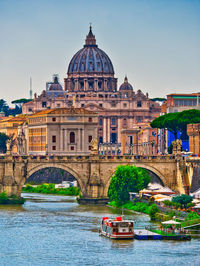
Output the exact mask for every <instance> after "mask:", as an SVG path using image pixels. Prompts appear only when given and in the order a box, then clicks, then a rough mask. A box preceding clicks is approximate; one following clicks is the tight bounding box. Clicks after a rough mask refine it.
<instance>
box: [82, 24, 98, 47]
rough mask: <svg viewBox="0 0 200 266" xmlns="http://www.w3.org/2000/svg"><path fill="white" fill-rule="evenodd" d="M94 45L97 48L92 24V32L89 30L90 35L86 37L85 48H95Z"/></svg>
mask: <svg viewBox="0 0 200 266" xmlns="http://www.w3.org/2000/svg"><path fill="white" fill-rule="evenodd" d="M94 45H95V46H97V45H96V39H95V35H94V34H93V32H92V25H91V23H90V30H89V33H88V35H87V36H86V39H85V45H84V47H85V46H94Z"/></svg>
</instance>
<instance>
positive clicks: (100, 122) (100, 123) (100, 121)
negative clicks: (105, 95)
mask: <svg viewBox="0 0 200 266" xmlns="http://www.w3.org/2000/svg"><path fill="white" fill-rule="evenodd" d="M99 125H100V126H102V125H103V119H102V118H100V119H99Z"/></svg>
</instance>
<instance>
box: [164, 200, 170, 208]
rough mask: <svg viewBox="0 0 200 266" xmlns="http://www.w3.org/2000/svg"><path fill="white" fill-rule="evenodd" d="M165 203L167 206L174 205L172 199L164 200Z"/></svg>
mask: <svg viewBox="0 0 200 266" xmlns="http://www.w3.org/2000/svg"><path fill="white" fill-rule="evenodd" d="M163 203H164V204H165V206H167V207H171V206H172V202H171V200H164V201H163Z"/></svg>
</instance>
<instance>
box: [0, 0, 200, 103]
mask: <svg viewBox="0 0 200 266" xmlns="http://www.w3.org/2000/svg"><path fill="white" fill-rule="evenodd" d="M90 22H92V25H93V32H94V34H95V36H96V39H97V44H98V45H99V47H100V48H101V49H102V50H104V51H105V52H106V53H107V54H108V55H109V57H110V59H111V60H112V62H113V65H114V70H115V76H116V77H117V78H118V87H119V85H120V84H121V83H122V82H123V79H124V75H125V74H127V76H128V79H129V82H130V83H131V84H132V85H133V87H134V89H135V90H138V89H141V90H142V91H143V92H145V93H146V92H148V93H149V95H150V97H157V96H158V97H165V96H166V94H169V93H173V92H177V93H178V92H180V93H182V92H184V93H189V92H197V91H200V0H130V1H129V0H123V1H122V0H121V1H118V0H107V1H105V0H101V1H100V0H99V1H97V0H96V1H95V0H82V1H81V0H75V1H68V0H63V1H62V0H34V1H33V0H32V1H29V0H15V1H14V0H0V32H1V41H0V98H4V99H6V100H7V101H8V102H10V101H11V100H14V99H17V98H21V97H28V96H29V79H30V76H31V77H32V79H33V91H34V92H37V93H40V92H41V91H42V90H43V89H45V82H46V81H48V80H51V77H52V74H54V73H58V74H59V75H60V80H61V82H62V83H63V78H64V77H66V72H67V67H68V64H69V61H70V59H71V58H72V56H73V55H74V53H75V52H77V51H78V50H79V49H81V48H82V46H83V44H84V41H85V37H86V34H87V33H88V28H89V23H90Z"/></svg>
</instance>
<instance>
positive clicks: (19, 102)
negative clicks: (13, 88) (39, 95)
mask: <svg viewBox="0 0 200 266" xmlns="http://www.w3.org/2000/svg"><path fill="white" fill-rule="evenodd" d="M31 101H32V100H31V99H26V98H21V99H17V100H14V101H12V102H11V103H13V104H23V103H28V102H31Z"/></svg>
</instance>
